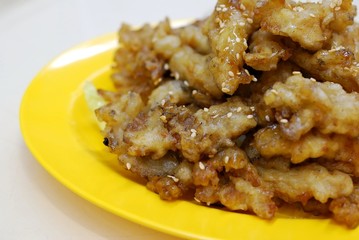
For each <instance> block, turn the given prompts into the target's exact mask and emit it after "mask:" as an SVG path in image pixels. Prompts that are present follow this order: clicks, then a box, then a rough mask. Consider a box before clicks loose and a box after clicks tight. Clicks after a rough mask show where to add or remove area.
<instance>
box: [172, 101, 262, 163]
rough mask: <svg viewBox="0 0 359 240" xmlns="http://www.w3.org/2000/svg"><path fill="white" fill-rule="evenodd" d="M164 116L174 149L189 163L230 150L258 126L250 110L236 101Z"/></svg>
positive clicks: (186, 109)
mask: <svg viewBox="0 0 359 240" xmlns="http://www.w3.org/2000/svg"><path fill="white" fill-rule="evenodd" d="M171 111H172V112H171ZM165 116H166V118H167V119H169V121H168V124H169V127H170V133H171V134H172V135H173V136H174V137H176V138H177V141H178V142H177V149H179V150H180V151H181V152H182V154H183V156H184V157H185V158H187V159H188V160H189V161H192V162H198V161H199V159H200V158H201V156H203V155H214V154H216V153H217V152H218V151H219V150H221V149H222V148H226V147H230V146H233V145H234V140H235V138H237V137H239V136H240V135H242V134H243V133H245V132H247V131H248V130H249V129H251V128H253V127H255V126H256V124H257V123H256V121H255V119H254V116H253V113H252V111H251V110H250V108H249V107H248V106H246V105H245V104H244V103H243V101H242V100H241V99H239V98H238V97H233V98H229V99H228V100H227V102H224V103H221V104H218V105H213V106H211V107H210V108H209V109H199V110H198V111H196V112H194V113H193V112H191V110H189V109H188V108H187V107H180V108H171V109H168V112H166V113H165Z"/></svg>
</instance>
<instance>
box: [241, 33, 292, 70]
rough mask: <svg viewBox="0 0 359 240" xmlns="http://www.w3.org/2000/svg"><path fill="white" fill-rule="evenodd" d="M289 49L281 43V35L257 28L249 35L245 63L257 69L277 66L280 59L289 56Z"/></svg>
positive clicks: (271, 68)
mask: <svg viewBox="0 0 359 240" xmlns="http://www.w3.org/2000/svg"><path fill="white" fill-rule="evenodd" d="M290 55H291V54H290V50H289V49H288V48H287V47H285V45H284V44H282V43H281V37H279V36H274V35H273V34H271V33H269V32H266V31H264V30H261V29H260V30H258V31H256V32H254V33H253V34H252V36H251V41H250V45H249V52H248V53H246V54H245V55H244V60H245V63H246V64H247V65H248V66H250V67H252V68H254V69H256V70H259V71H270V70H273V69H276V68H277V64H278V62H279V61H280V60H284V61H286V60H287V59H288V58H289V57H290Z"/></svg>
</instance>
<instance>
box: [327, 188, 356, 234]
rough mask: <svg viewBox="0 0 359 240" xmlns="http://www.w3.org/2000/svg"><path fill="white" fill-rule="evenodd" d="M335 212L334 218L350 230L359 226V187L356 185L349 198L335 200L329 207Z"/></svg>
mask: <svg viewBox="0 0 359 240" xmlns="http://www.w3.org/2000/svg"><path fill="white" fill-rule="evenodd" d="M329 209H330V211H331V212H333V218H334V219H335V220H336V221H337V222H339V223H343V224H345V225H347V226H348V227H349V228H355V227H357V226H358V225H359V187H358V185H356V186H355V187H354V191H353V192H352V194H350V195H349V196H347V197H340V198H336V199H334V200H333V201H332V202H331V203H330V206H329Z"/></svg>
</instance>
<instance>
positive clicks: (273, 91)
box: [270, 89, 278, 95]
mask: <svg viewBox="0 0 359 240" xmlns="http://www.w3.org/2000/svg"><path fill="white" fill-rule="evenodd" d="M270 91H271V92H272V93H274V94H276V95H278V91H277V90H275V89H271V90H270Z"/></svg>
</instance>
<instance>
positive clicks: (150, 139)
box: [123, 107, 176, 159]
mask: <svg viewBox="0 0 359 240" xmlns="http://www.w3.org/2000/svg"><path fill="white" fill-rule="evenodd" d="M161 116H163V111H162V109H161V108H160V107H156V108H154V109H151V110H150V111H148V112H142V113H140V114H138V115H137V117H136V118H135V119H133V121H132V122H130V123H129V124H128V125H127V127H126V129H125V131H124V134H123V139H124V141H125V143H127V144H128V150H127V153H128V154H129V155H131V156H138V157H143V156H151V157H152V158H153V159H158V158H161V157H163V156H164V155H165V154H166V153H167V151H169V150H173V151H174V150H176V148H175V143H176V139H175V138H174V137H172V135H171V134H170V133H169V132H168V130H167V128H166V127H165V123H164V122H166V121H164V120H165V119H163V118H162V119H161Z"/></svg>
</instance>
